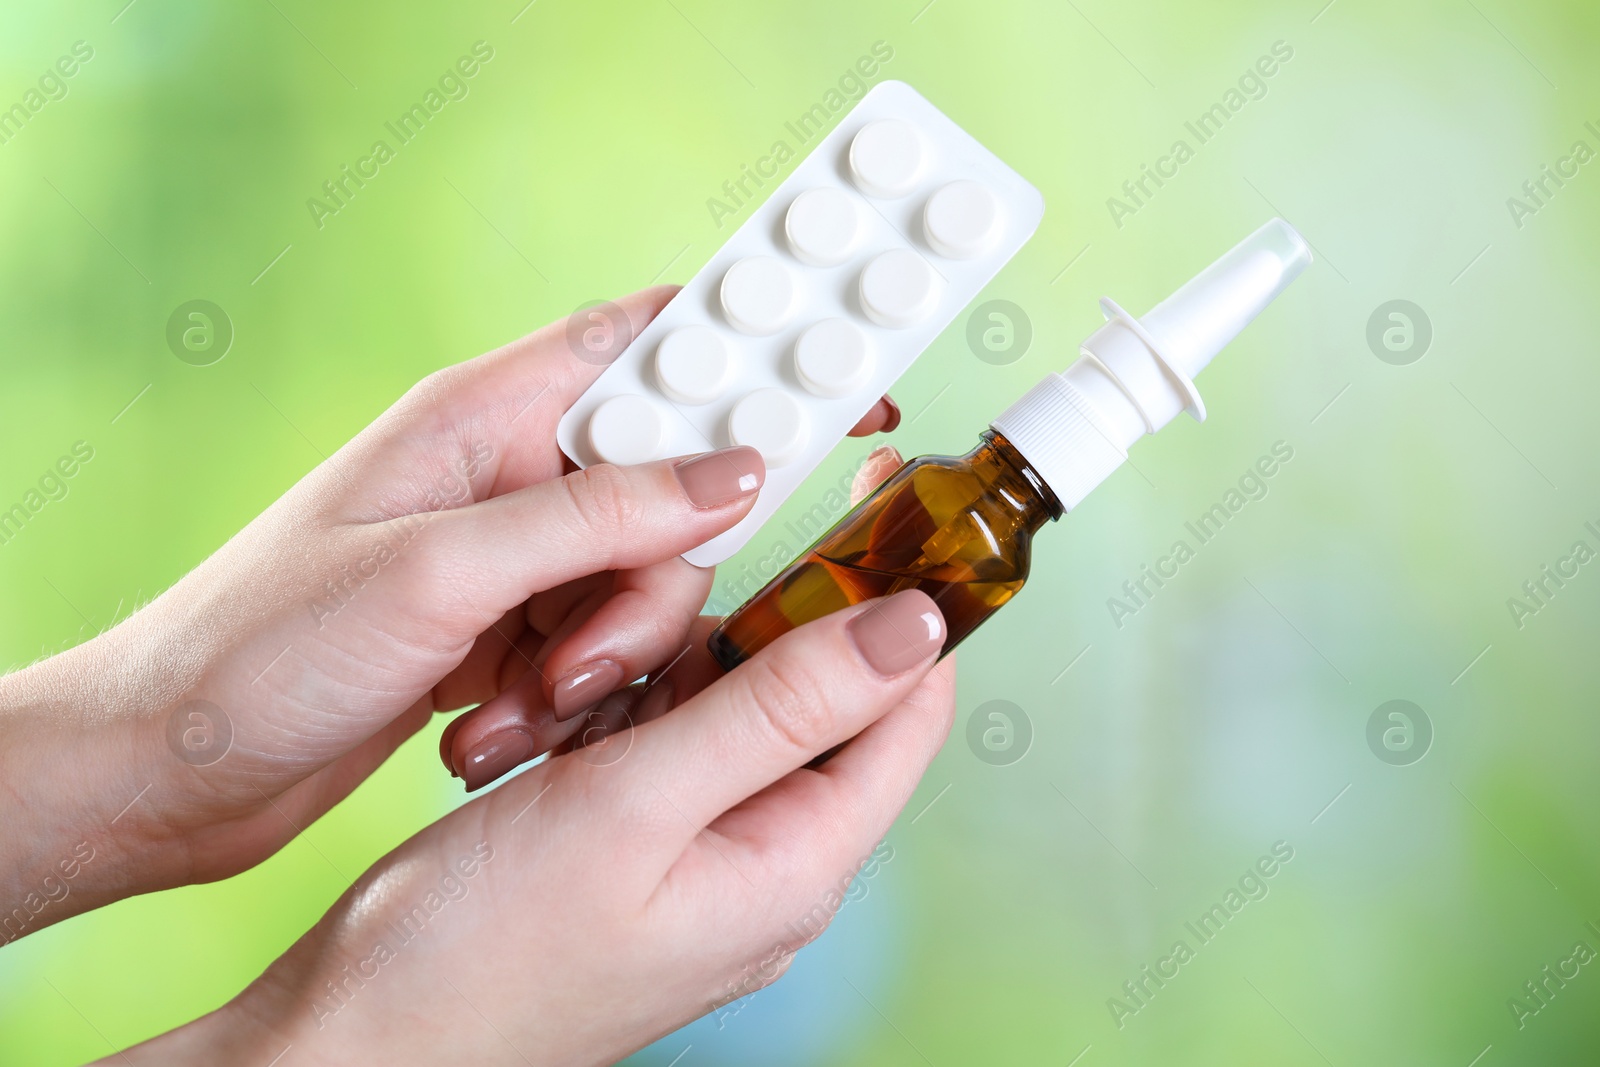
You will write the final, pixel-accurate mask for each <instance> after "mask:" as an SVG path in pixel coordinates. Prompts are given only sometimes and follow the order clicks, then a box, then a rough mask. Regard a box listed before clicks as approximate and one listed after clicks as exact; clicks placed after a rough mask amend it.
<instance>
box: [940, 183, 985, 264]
mask: <svg viewBox="0 0 1600 1067" xmlns="http://www.w3.org/2000/svg"><path fill="white" fill-rule="evenodd" d="M922 232H923V233H924V234H925V235H926V236H927V238H928V246H929V247H930V248H932V249H933V250H934V251H935V252H937V253H939V254H940V255H941V256H946V257H948V258H950V259H974V258H976V257H977V256H981V255H983V253H985V252H987V251H988V250H989V246H990V245H991V244H993V243H994V239H995V235H996V234H998V233H999V232H1000V202H999V201H998V200H996V199H995V195H994V194H993V193H991V192H990V191H989V190H988V188H987V187H985V186H982V185H979V184H978V183H977V182H975V181H970V180H968V179H966V178H962V179H961V180H960V181H953V182H951V183H950V184H949V185H946V186H942V187H941V188H940V189H939V191H938V192H936V193H934V194H933V195H932V196H930V197H929V198H928V206H927V207H926V208H924V209H923V212H922Z"/></svg>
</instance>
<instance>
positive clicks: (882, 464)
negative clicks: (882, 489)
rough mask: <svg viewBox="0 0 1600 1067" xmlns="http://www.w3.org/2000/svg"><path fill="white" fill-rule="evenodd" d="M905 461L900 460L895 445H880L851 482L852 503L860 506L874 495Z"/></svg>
mask: <svg viewBox="0 0 1600 1067" xmlns="http://www.w3.org/2000/svg"><path fill="white" fill-rule="evenodd" d="M904 462H905V460H903V459H901V458H900V453H899V451H898V450H897V449H896V448H895V447H894V446H893V445H879V446H878V447H877V448H874V449H873V450H872V454H871V455H869V456H868V457H867V458H866V462H864V463H862V464H861V469H860V470H858V471H856V476H855V478H854V480H852V481H851V482H850V502H851V503H852V504H859V503H861V501H863V500H865V499H866V498H867V497H869V496H871V495H872V491H873V490H874V489H876V488H878V483H880V482H882V481H883V480H884V479H885V478H887V477H889V475H891V474H893V473H894V472H895V471H897V470H899V469H900V465H901V464H902V463H904Z"/></svg>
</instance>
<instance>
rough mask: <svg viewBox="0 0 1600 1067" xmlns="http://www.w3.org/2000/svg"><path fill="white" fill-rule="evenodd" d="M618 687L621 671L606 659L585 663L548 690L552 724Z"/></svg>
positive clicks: (575, 712) (576, 712)
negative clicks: (554, 715) (553, 718)
mask: <svg viewBox="0 0 1600 1067" xmlns="http://www.w3.org/2000/svg"><path fill="white" fill-rule="evenodd" d="M621 684H622V668H621V667H620V666H618V665H617V664H615V663H613V662H611V661H610V660H608V659H598V660H595V661H594V662H593V663H585V664H584V665H583V666H582V667H579V668H578V669H577V670H575V671H572V672H570V673H568V674H566V675H564V676H562V677H561V678H560V679H559V680H558V681H557V682H556V683H555V684H554V685H553V686H551V687H550V707H551V708H553V709H554V710H555V713H556V721H557V722H565V721H567V720H568V719H570V718H572V717H573V716H574V715H576V714H578V712H580V711H582V710H583V709H584V708H587V707H589V706H590V705H592V704H594V703H596V702H597V701H599V700H600V698H601V697H603V696H605V695H606V694H607V693H610V692H612V691H613V690H614V689H616V688H617V687H618V686H620V685H621Z"/></svg>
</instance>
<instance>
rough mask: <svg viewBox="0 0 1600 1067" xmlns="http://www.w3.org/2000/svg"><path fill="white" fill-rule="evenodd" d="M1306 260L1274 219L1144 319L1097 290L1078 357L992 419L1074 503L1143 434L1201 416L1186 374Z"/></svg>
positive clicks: (1059, 495)
mask: <svg viewBox="0 0 1600 1067" xmlns="http://www.w3.org/2000/svg"><path fill="white" fill-rule="evenodd" d="M1310 263H1311V247H1310V246H1309V245H1308V244H1306V241H1305V238H1303V237H1301V236H1300V235H1299V234H1298V233H1296V232H1295V231H1294V227H1292V226H1290V225H1289V224H1288V223H1287V222H1284V221H1283V220H1282V219H1273V220H1272V221H1271V222H1269V223H1267V224H1266V225H1265V226H1263V227H1261V228H1260V229H1259V230H1257V231H1256V232H1255V233H1253V234H1251V235H1250V236H1249V237H1246V238H1245V239H1244V240H1243V241H1241V242H1239V243H1238V244H1237V245H1235V246H1234V247H1233V249H1232V250H1231V251H1230V252H1228V253H1227V254H1226V255H1224V256H1223V257H1222V258H1221V259H1219V260H1217V261H1216V262H1215V263H1213V264H1211V266H1209V267H1207V268H1206V269H1205V270H1203V271H1201V272H1200V273H1199V274H1197V275H1195V276H1194V277H1193V278H1191V279H1190V280H1189V281H1188V282H1187V283H1185V284H1184V286H1183V287H1182V288H1181V289H1179V290H1178V291H1177V292H1175V293H1173V294H1172V295H1171V296H1169V297H1167V299H1165V300H1163V301H1162V302H1161V303H1159V304H1157V305H1156V306H1155V307H1154V308H1152V309H1151V310H1150V312H1149V314H1147V315H1145V316H1144V317H1143V318H1142V319H1136V318H1134V317H1133V316H1132V315H1129V314H1128V313H1127V312H1126V311H1124V310H1122V308H1120V307H1118V306H1117V305H1116V304H1114V303H1113V302H1112V301H1111V300H1109V299H1102V300H1101V301H1100V307H1101V309H1102V310H1103V311H1104V313H1105V316H1106V324H1105V325H1104V326H1102V327H1100V328H1099V329H1098V330H1096V331H1095V332H1094V333H1092V334H1090V335H1089V337H1088V339H1087V340H1085V341H1084V342H1083V346H1082V354H1081V355H1080V356H1079V358H1078V360H1077V361H1076V362H1075V363H1073V364H1072V366H1070V367H1068V368H1067V369H1066V371H1064V372H1063V373H1061V374H1051V375H1050V376H1049V377H1047V378H1045V380H1044V381H1042V382H1040V383H1039V384H1038V385H1036V386H1034V387H1033V388H1032V389H1031V390H1029V391H1028V392H1027V394H1025V395H1024V396H1023V397H1022V399H1021V400H1018V401H1017V402H1016V403H1015V404H1013V405H1011V407H1009V408H1007V409H1006V410H1005V412H1003V413H1002V414H1001V415H1000V417H999V418H997V419H995V420H994V422H993V423H991V424H990V425H992V426H993V427H994V429H995V430H997V431H999V432H1000V433H1001V434H1002V435H1003V436H1004V437H1005V438H1006V440H1008V441H1010V442H1011V444H1012V446H1013V447H1015V448H1016V450H1017V451H1018V452H1020V453H1022V456H1023V458H1024V459H1026V460H1027V461H1028V463H1029V465H1030V466H1032V467H1033V469H1034V470H1035V471H1037V472H1038V474H1039V476H1040V477H1041V478H1043V479H1044V480H1045V483H1046V484H1047V485H1049V486H1050V491H1051V492H1052V493H1054V494H1055V496H1056V499H1057V500H1059V501H1060V502H1061V506H1062V507H1063V508H1064V509H1066V510H1068V511H1070V510H1072V509H1073V508H1074V507H1076V506H1077V505H1078V503H1079V502H1080V501H1082V500H1083V498H1084V497H1085V496H1087V495H1088V494H1089V491H1090V490H1092V489H1093V488H1094V487H1095V486H1097V485H1099V484H1100V483H1101V482H1102V481H1104V480H1105V479H1106V477H1107V476H1108V475H1109V474H1110V473H1111V472H1112V471H1114V470H1116V469H1117V467H1118V466H1120V465H1121V464H1122V461H1123V460H1125V459H1127V458H1128V447H1129V446H1130V445H1132V444H1133V443H1134V442H1135V441H1137V440H1138V439H1139V438H1140V437H1142V436H1143V435H1144V434H1147V433H1155V432H1156V431H1157V430H1159V429H1161V427H1163V426H1165V425H1166V424H1167V423H1169V422H1171V421H1172V419H1173V418H1174V417H1175V416H1176V415H1177V414H1178V412H1180V411H1188V412H1189V414H1191V415H1193V416H1194V417H1195V419H1197V420H1200V421H1204V419H1205V417H1206V409H1205V405H1204V404H1203V403H1202V402H1201V400H1200V394H1199V393H1198V392H1196V391H1195V387H1194V376H1195V375H1196V374H1198V373H1199V372H1200V371H1201V370H1203V369H1204V368H1205V367H1206V365H1207V364H1208V363H1210V362H1211V360H1212V357H1214V356H1215V355H1216V354H1217V353H1218V352H1220V351H1222V349H1223V347H1224V346H1226V345H1227V343H1228V342H1229V341H1232V340H1233V339H1234V338H1235V337H1237V336H1238V335H1239V332H1240V331H1241V330H1243V329H1244V328H1245V327H1246V326H1248V325H1249V324H1250V321H1251V320H1252V319H1254V318H1255V317H1256V316H1257V315H1259V314H1260V313H1261V311H1262V309H1263V308H1265V307H1266V306H1267V305H1268V304H1270V303H1271V302H1272V300H1273V298H1274V297H1276V296H1277V295H1278V294H1279V293H1281V292H1283V290H1284V289H1285V288H1286V287H1287V286H1288V284H1289V283H1290V282H1292V281H1294V280H1295V278H1297V277H1299V276H1300V273H1301V272H1302V271H1303V270H1305V269H1306V267H1307V266H1308V265H1310Z"/></svg>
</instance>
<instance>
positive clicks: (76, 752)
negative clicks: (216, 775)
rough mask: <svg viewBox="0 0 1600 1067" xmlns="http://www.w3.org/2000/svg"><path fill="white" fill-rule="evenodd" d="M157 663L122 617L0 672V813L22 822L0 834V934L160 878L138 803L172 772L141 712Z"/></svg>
mask: <svg viewBox="0 0 1600 1067" xmlns="http://www.w3.org/2000/svg"><path fill="white" fill-rule="evenodd" d="M154 662H155V660H154V659H153V657H148V656H143V657H141V656H138V655H136V654H134V650H133V649H132V648H131V647H130V644H129V640H128V635H127V633H126V632H124V629H123V628H122V627H118V628H116V629H113V630H111V631H109V632H107V633H105V634H102V635H100V636H98V637H96V638H94V639H92V640H90V641H88V642H86V643H85V644H83V645H80V646H78V647H76V648H73V649H70V650H68V651H66V652H63V653H61V654H59V655H57V656H53V657H51V658H50V659H47V660H43V661H40V662H39V663H35V664H33V665H31V666H29V667H26V668H24V669H22V670H19V671H16V672H13V673H12V674H9V675H6V676H4V677H0V781H4V782H5V783H6V786H7V789H6V798H5V806H6V810H5V819H6V822H7V823H9V824H11V825H12V826H15V827H19V828H23V829H24V830H25V832H19V833H12V834H7V835H4V836H3V838H0V944H3V943H6V942H9V941H13V940H15V939H17V938H18V937H21V936H24V935H26V934H29V933H32V932H34V931H35V930H37V929H41V928H43V927H45V926H49V925H51V924H52V923H56V922H59V921H61V920H62V919H65V918H68V917H69V916H72V915H75V914H78V913H80V912H83V911H87V910H90V909H92V908H95V907H99V906H101V905H103V904H106V903H110V902H111V901H113V900H117V899H120V898H122V897H125V896H130V895H133V894H135V893H139V892H145V891H148V890H149V889H152V888H158V887H159V883H160V880H161V878H160V875H159V874H158V873H157V872H158V871H159V870H160V868H161V867H162V866H164V865H166V863H167V861H168V859H169V857H170V854H171V849H170V848H169V847H166V846H162V845H161V844H160V843H159V842H158V841H156V840H153V839H152V838H151V837H150V835H149V830H150V829H151V827H152V825H153V823H152V820H151V819H150V818H149V814H148V813H144V814H143V815H141V814H140V813H138V812H136V811H135V810H134V809H136V808H137V807H138V806H139V804H141V803H144V802H146V801H148V800H149V799H150V797H151V796H152V795H154V794H156V793H158V792H160V791H162V788H163V786H164V785H165V783H166V779H167V778H168V777H169V776H170V774H171V770H170V769H169V768H165V767H163V766H161V764H162V763H163V762H166V761H162V760H160V759H159V756H158V755H157V753H156V752H155V751H154V747H155V746H152V744H151V743H150V741H151V739H150V737H149V734H150V727H149V725H148V723H147V722H146V721H144V720H146V719H147V718H148V717H149V716H148V714H147V713H145V712H143V711H142V710H141V709H142V708H143V707H145V706H146V704H145V702H144V701H142V700H141V699H140V694H141V693H155V692H158V691H159V689H160V687H159V686H157V685H155V684H154V682H155V680H154V679H153V677H152V676H151V670H152V668H151V666H150V665H151V664H153V663H154ZM157 745H159V742H157Z"/></svg>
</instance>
